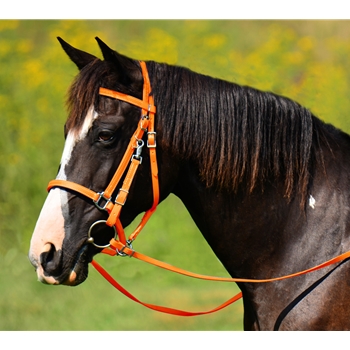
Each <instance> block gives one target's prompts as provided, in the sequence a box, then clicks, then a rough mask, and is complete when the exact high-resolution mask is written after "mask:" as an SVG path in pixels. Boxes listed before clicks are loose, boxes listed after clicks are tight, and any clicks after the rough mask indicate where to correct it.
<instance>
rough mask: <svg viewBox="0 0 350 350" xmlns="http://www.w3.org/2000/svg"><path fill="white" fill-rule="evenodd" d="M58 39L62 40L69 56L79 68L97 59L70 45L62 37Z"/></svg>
mask: <svg viewBox="0 0 350 350" xmlns="http://www.w3.org/2000/svg"><path fill="white" fill-rule="evenodd" d="M57 40H58V41H59V42H60V44H61V46H62V48H63V50H64V51H65V52H66V54H67V55H68V56H69V58H70V59H71V60H72V61H73V62H74V63H75V64H76V65H77V67H78V68H79V70H81V69H83V68H84V67H85V66H86V65H88V64H89V63H90V62H92V61H94V60H96V59H97V57H95V56H93V55H91V54H89V53H87V52H85V51H82V50H79V49H76V48H75V47H73V46H71V45H69V44H68V43H67V42H65V41H64V40H63V39H62V38H60V37H57Z"/></svg>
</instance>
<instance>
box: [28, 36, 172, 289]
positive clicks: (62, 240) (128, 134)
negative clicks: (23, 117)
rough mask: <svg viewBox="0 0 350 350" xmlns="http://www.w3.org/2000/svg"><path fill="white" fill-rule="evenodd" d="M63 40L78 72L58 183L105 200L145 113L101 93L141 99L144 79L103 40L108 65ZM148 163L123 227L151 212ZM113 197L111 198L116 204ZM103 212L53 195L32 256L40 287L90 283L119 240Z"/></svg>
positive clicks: (63, 194) (61, 193)
mask: <svg viewBox="0 0 350 350" xmlns="http://www.w3.org/2000/svg"><path fill="white" fill-rule="evenodd" d="M58 39H59V41H60V43H61V45H62V47H63V49H64V51H65V52H66V53H67V55H68V56H69V57H70V59H71V60H72V61H73V62H74V63H75V64H76V66H77V67H78V69H79V70H80V72H79V74H78V76H77V77H76V79H75V81H74V82H73V84H72V86H71V88H70V91H69V97H68V107H69V116H68V119H67V121H66V124H65V146H64V150H63V154H62V158H61V163H60V167H59V171H58V174H57V177H56V180H59V181H69V182H72V183H77V184H79V185H81V186H84V188H87V189H92V190H93V191H95V193H103V191H104V189H105V188H106V187H107V185H108V184H109V182H110V180H111V179H112V178H113V175H114V173H115V171H116V169H117V168H118V165H119V164H120V162H121V160H122V158H123V155H124V153H125V152H126V149H127V147H128V144H129V141H130V139H131V138H132V136H133V133H134V131H135V128H136V127H137V125H138V122H139V120H140V108H139V107H138V106H135V105H133V104H130V103H128V102H125V101H120V100H118V99H115V98H111V97H108V96H102V95H101V94H99V89H100V88H101V87H103V88H106V89H113V90H114V91H118V92H120V93H122V94H126V95H128V96H132V97H134V98H136V99H142V95H143V85H144V78H143V76H142V72H141V68H140V63H139V62H138V61H135V60H132V59H129V58H127V57H125V56H123V55H120V54H119V53H117V52H116V51H114V50H112V49H110V48H109V47H108V46H107V45H106V44H105V43H103V42H102V41H101V40H100V39H98V38H96V40H97V42H98V44H99V46H100V49H101V51H102V54H103V57H104V60H100V59H98V58H96V57H95V56H93V55H91V54H89V53H86V52H84V51H81V50H78V49H76V48H74V47H72V46H71V45H69V44H68V43H66V42H65V41H63V40H62V39H61V38H58ZM139 142H142V143H143V141H141V140H139ZM143 158H144V161H143V163H142V167H140V170H139V171H138V173H137V176H136V177H135V180H134V181H133V183H132V185H131V188H130V191H128V192H129V195H128V201H127V202H126V203H125V205H124V206H123V210H122V213H121V215H120V221H121V223H122V224H123V226H127V225H128V224H129V223H130V222H131V221H132V220H133V219H134V218H135V217H136V216H137V215H138V214H139V213H141V212H143V211H146V210H147V209H149V208H150V207H151V206H152V200H153V197H152V196H153V193H152V181H151V177H150V165H149V153H147V152H144V154H143ZM124 177H125V175H124ZM121 181H122V179H121ZM168 193H169V192H168ZM116 195H117V194H116V191H114V192H113V194H112V199H113V200H115V198H116ZM100 200H101V197H100ZM103 200H104V198H103V196H102V201H103ZM104 206H105V203H102V202H101V203H99V204H98V205H97V207H96V206H95V205H93V203H92V201H91V200H90V199H89V198H86V197H85V196H84V195H82V194H81V193H78V192H76V191H74V190H71V189H69V188H61V187H56V186H53V187H52V188H50V191H49V194H48V196H47V199H46V201H45V203H44V206H43V208H42V210H41V213H40V216H39V218H38V221H37V224H36V227H35V230H34V233H33V236H32V240H31V246H30V252H29V258H30V260H31V262H32V264H33V265H34V267H35V268H36V271H37V275H38V278H39V280H40V281H41V282H43V283H47V284H67V285H77V284H79V283H81V282H83V281H84V280H85V279H86V278H87V274H88V264H89V262H91V261H92V258H93V256H94V255H95V254H97V253H98V252H100V251H101V247H103V246H104V245H105V244H108V242H109V241H110V240H111V239H112V238H114V236H115V234H116V232H115V229H114V228H113V227H110V226H108V225H106V224H103V223H105V221H106V220H107V217H108V213H107V212H106V211H105V210H101V209H103V208H104ZM96 223H97V225H96ZM98 223H102V224H98ZM92 227H93V240H95V243H96V244H94V245H93V244H89V237H88V235H89V236H90V243H91V239H92V238H91V235H92V234H91V229H92Z"/></svg>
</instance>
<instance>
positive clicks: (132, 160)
mask: <svg viewBox="0 0 350 350" xmlns="http://www.w3.org/2000/svg"><path fill="white" fill-rule="evenodd" d="M140 65H141V69H142V76H143V79H144V84H143V98H142V100H140V99H138V98H135V97H133V96H129V95H125V94H123V93H121V92H117V91H113V90H108V89H105V88H102V87H101V88H100V91H99V93H100V95H103V96H108V97H112V98H115V99H118V100H121V101H125V102H128V103H130V104H132V105H135V106H137V107H140V108H141V110H142V114H141V119H140V121H139V123H138V126H137V129H136V131H135V132H134V134H133V135H132V137H131V139H130V142H129V145H128V147H127V149H126V152H125V154H124V156H123V158H122V160H121V162H120V164H119V166H118V169H117V170H116V172H115V174H114V176H113V178H112V180H111V181H110V183H109V185H108V186H107V188H106V189H105V191H103V192H94V191H92V190H90V189H88V188H86V187H84V186H81V185H79V184H76V183H74V182H71V181H66V180H52V181H50V182H49V185H48V188H47V190H48V191H50V189H51V188H53V187H62V188H66V189H70V190H73V191H75V192H79V193H81V194H83V195H84V196H86V197H88V198H90V199H92V201H93V202H94V203H95V205H96V206H97V208H98V209H100V210H106V211H107V212H108V214H109V217H108V219H107V220H106V221H105V220H101V221H97V222H95V223H94V224H93V225H92V226H91V228H90V230H89V238H88V242H89V243H92V244H94V245H95V246H97V247H98V248H107V247H108V246H109V245H110V244H106V245H103V246H102V245H98V244H96V243H94V238H93V237H92V236H91V231H92V229H93V227H94V226H95V225H97V224H101V223H104V224H106V225H108V226H110V227H114V228H115V233H116V236H117V235H118V237H119V240H120V242H121V243H122V244H123V245H127V246H128V247H130V246H131V242H132V241H133V240H134V239H135V238H136V237H137V235H138V234H139V233H140V232H141V230H142V229H143V227H144V226H145V224H146V222H147V221H148V219H149V218H150V217H151V215H152V214H153V212H154V211H155V210H156V208H157V205H158V203H159V183H158V166H157V156H156V132H155V131H154V115H155V112H156V107H155V106H154V100H153V96H152V95H151V84H150V80H149V76H148V72H147V67H146V64H145V62H140ZM145 132H147V147H148V148H149V153H150V164H151V176H152V187H153V205H152V207H151V208H150V209H149V210H148V211H146V213H145V214H144V216H143V218H142V220H141V222H140V224H139V226H138V227H137V228H136V229H135V231H134V232H133V233H132V234H131V235H130V237H129V239H128V240H126V237H125V233H124V228H123V226H122V224H121V222H120V220H119V216H120V212H121V209H122V207H123V206H124V204H125V202H126V199H127V196H128V194H129V189H130V186H131V184H132V181H133V179H134V177H135V174H136V171H137V169H138V167H139V165H140V164H141V162H142V157H141V152H142V148H143V146H144V142H143V140H142V137H143V135H144V133H145ZM134 152H135V154H133V153H134ZM128 166H129V169H128V172H127V173H126V176H125V179H124V182H123V185H122V187H121V188H120V189H119V192H118V195H117V197H116V199H115V201H114V203H113V202H112V195H113V193H114V191H115V189H116V187H117V185H118V183H119V182H120V179H121V178H122V176H123V175H124V173H125V172H126V169H127V167H128ZM116 236H115V238H116ZM120 254H123V253H122V252H121V253H120Z"/></svg>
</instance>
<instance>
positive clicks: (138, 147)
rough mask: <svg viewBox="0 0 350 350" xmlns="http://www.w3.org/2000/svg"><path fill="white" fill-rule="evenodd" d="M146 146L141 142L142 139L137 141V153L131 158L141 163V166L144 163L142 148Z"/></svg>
mask: <svg viewBox="0 0 350 350" xmlns="http://www.w3.org/2000/svg"><path fill="white" fill-rule="evenodd" d="M144 145H145V143H144V142H143V140H140V139H138V140H137V147H136V151H135V154H134V155H133V156H132V157H131V160H133V159H134V158H135V159H137V160H139V161H140V164H141V163H142V157H141V153H142V148H143V146H144Z"/></svg>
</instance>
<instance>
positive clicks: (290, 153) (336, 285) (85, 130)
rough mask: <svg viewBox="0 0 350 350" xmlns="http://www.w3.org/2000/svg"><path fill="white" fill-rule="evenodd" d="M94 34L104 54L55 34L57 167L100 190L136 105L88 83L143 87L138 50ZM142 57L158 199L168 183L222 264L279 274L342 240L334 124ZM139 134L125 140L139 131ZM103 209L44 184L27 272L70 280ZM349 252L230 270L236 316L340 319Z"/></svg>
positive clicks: (347, 151) (132, 204) (343, 143)
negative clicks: (65, 91)
mask: <svg viewBox="0 0 350 350" xmlns="http://www.w3.org/2000/svg"><path fill="white" fill-rule="evenodd" d="M96 39H97V41H98V44H99V46H100V48H101V51H102V54H103V57H104V60H100V59H98V58H96V57H95V56H93V55H91V54H89V53H86V52H83V51H81V50H78V49H76V48H73V47H72V46H70V45H69V44H68V43H66V42H64V41H63V40H62V39H60V38H59V41H60V43H61V45H62V47H63V49H64V50H65V52H66V53H67V54H68V56H69V57H70V59H71V60H72V61H73V62H74V63H75V64H76V66H77V67H78V69H79V70H80V73H79V74H78V76H77V77H76V79H75V81H74V82H73V84H72V86H71V88H70V91H69V97H68V107H69V116H68V119H67V122H66V124H65V137H66V142H65V147H64V151H63V155H62V159H61V163H60V168H59V171H58V174H57V179H58V180H60V181H71V182H74V183H77V184H80V185H82V186H84V187H85V188H88V189H92V190H93V191H100V192H102V191H103V190H104V189H105V188H106V186H107V185H108V184H109V182H110V180H111V178H112V177H113V174H114V172H115V171H116V169H117V168H118V165H119V164H120V162H121V160H122V157H123V155H124V153H125V152H126V149H127V147H128V143H129V140H130V138H131V137H132V135H133V132H134V130H135V128H136V127H137V125H138V123H139V121H140V108H139V107H138V106H135V105H133V104H131V103H128V102H125V101H121V100H118V99H115V98H111V97H107V96H103V95H101V94H99V91H100V90H99V89H100V87H103V88H106V89H112V90H114V91H118V92H121V93H124V94H126V95H128V96H133V97H135V98H136V99H142V95H143V86H144V78H143V75H142V71H141V67H140V62H139V61H136V60H133V59H130V58H127V57H125V56H123V55H120V54H119V53H117V52H115V51H114V50H112V49H110V48H109V47H108V46H107V45H106V44H105V43H103V42H102V41H101V40H100V39H98V38H96ZM146 67H147V70H148V74H149V79H150V86H151V88H152V93H151V94H152V96H153V98H154V104H155V106H156V119H155V132H156V146H157V163H158V178H159V193H160V194H159V195H160V199H159V200H160V201H162V200H164V199H166V197H167V196H168V195H169V194H170V193H173V194H175V195H176V196H178V197H179V198H180V199H181V200H182V202H183V203H184V205H185V206H186V208H187V210H188V211H189V213H190V214H191V216H192V218H193V220H194V221H195V223H196V224H197V226H198V228H199V229H200V231H201V232H202V234H203V236H204V238H205V239H206V241H207V242H208V244H209V245H210V247H211V248H212V249H213V251H214V252H215V254H216V255H217V257H218V258H219V260H220V261H221V262H222V264H223V265H224V266H225V268H226V269H227V271H228V272H229V273H230V275H231V276H233V277H241V278H252V279H265V278H271V277H278V276H283V275H287V274H291V273H293V272H297V271H301V270H304V269H307V268H310V267H313V266H315V265H318V264H320V263H322V262H324V261H326V260H328V259H331V258H333V257H335V256H337V255H339V254H341V253H344V252H346V251H348V250H350V240H349V233H350V227H349V223H350V198H349V189H350V177H349V176H350V138H349V136H348V135H347V134H345V133H343V132H342V131H340V130H337V129H336V128H334V127H333V126H330V125H326V124H324V123H323V122H322V121H320V120H319V119H318V118H316V117H315V116H314V115H313V114H312V113H311V112H310V111H309V110H307V109H306V108H304V107H302V106H300V105H299V104H298V103H296V102H294V101H292V100H290V99H288V98H285V97H282V96H278V95H276V94H273V93H270V92H262V91H259V90H256V89H253V88H251V87H245V86H239V85H237V84H233V83H229V82H226V81H223V80H219V79H214V78H211V77H208V76H204V75H200V74H197V73H194V72H192V71H190V70H188V69H185V68H182V67H177V66H171V65H167V64H160V63H156V62H146ZM145 137H146V134H145V136H144V139H143V140H138V142H140V143H141V142H142V143H143V142H144V143H146V142H147V141H146V139H145ZM150 152H151V148H147V147H144V151H143V154H142V156H143V162H142V165H140V167H139V170H138V172H137V174H136V177H135V179H134V181H133V183H132V184H131V187H130V191H128V192H129V194H128V200H127V201H126V202H125V204H124V203H123V204H124V206H123V208H122V210H121V214H120V222H121V224H122V225H123V226H124V227H125V226H127V225H128V224H130V223H131V222H132V221H133V219H134V218H135V217H136V216H137V215H138V214H139V213H141V212H144V211H147V210H148V209H149V208H150V207H151V206H152V203H153V193H152V180H151V176H150V172H151V166H150V162H149V158H150ZM116 192H117V191H115V193H113V200H115V198H116V196H117V193H116ZM100 206H102V203H101V205H100ZM100 209H101V208H100ZM107 217H108V215H107V213H106V211H104V210H99V209H98V208H96V206H94V205H93V204H92V201H91V200H90V199H89V198H87V197H86V196H84V195H83V194H81V193H79V192H76V191H74V190H71V189H69V188H62V187H59V186H57V187H53V188H51V190H50V192H49V194H48V197H47V199H46V202H45V204H44V206H43V208H42V211H41V214H40V216H39V219H38V222H37V225H36V227H35V231H34V233H33V237H32V241H31V247H30V252H29V257H30V260H31V262H32V264H33V265H34V266H35V268H36V271H37V275H38V278H39V280H40V281H41V282H43V283H48V284H67V285H77V284H79V283H82V282H83V281H84V280H85V279H86V278H87V275H88V265H89V263H90V262H91V261H92V258H93V256H94V255H95V254H97V253H99V252H100V251H101V248H100V247H96V245H93V244H90V243H91V242H90V239H91V237H90V238H89V237H88V233H89V232H90V229H91V227H92V226H94V223H96V222H101V220H106V219H107ZM96 230H97V231H96V232H94V238H97V236H98V237H99V238H98V239H99V240H100V241H101V242H103V241H107V242H108V241H109V240H110V239H111V238H112V236H111V235H112V234H111V228H110V227H109V226H107V225H99V226H98V228H97V229H96ZM348 265H349V262H348V261H347V260H344V261H342V262H340V263H338V264H335V265H332V266H330V267H328V268H326V269H323V270H319V271H316V272H313V273H310V274H307V275H303V276H299V277H295V278H292V279H287V280H283V281H278V282H273V283H262V284H259V283H239V284H238V285H239V288H240V289H241V290H242V293H243V303H244V329H245V330H349V329H350V286H349V284H350V269H349V266H348Z"/></svg>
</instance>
